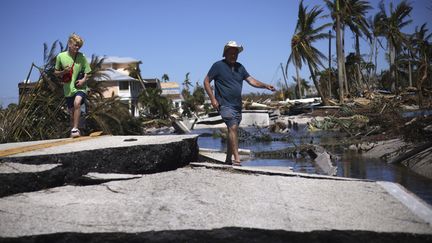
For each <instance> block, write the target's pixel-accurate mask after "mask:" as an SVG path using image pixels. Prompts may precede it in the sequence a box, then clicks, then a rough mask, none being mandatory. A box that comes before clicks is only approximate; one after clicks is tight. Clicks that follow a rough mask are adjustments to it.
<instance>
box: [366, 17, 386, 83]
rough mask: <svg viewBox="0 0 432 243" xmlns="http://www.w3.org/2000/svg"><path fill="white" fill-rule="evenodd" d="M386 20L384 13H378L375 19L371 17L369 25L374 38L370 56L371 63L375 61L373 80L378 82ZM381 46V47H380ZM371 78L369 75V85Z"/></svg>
mask: <svg viewBox="0 0 432 243" xmlns="http://www.w3.org/2000/svg"><path fill="white" fill-rule="evenodd" d="M384 18H385V16H384V15H383V13H382V12H377V13H376V14H375V15H374V16H373V17H370V18H369V19H368V24H369V28H370V33H371V36H372V40H371V42H370V43H371V52H370V56H369V63H372V59H373V64H374V68H373V74H372V77H373V80H374V81H375V82H376V79H377V78H376V77H377V69H376V67H377V61H378V47H379V46H381V48H383V49H384V47H383V45H382V42H381V40H380V37H381V36H383V24H382V22H383V19H384ZM378 44H379V46H378ZM370 78H371V74H370V73H369V75H368V81H367V83H370Z"/></svg>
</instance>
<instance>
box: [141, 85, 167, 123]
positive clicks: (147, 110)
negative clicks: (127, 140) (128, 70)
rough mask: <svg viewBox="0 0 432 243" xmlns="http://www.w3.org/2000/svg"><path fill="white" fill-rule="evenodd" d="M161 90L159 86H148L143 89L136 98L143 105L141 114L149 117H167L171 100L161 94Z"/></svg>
mask: <svg viewBox="0 0 432 243" xmlns="http://www.w3.org/2000/svg"><path fill="white" fill-rule="evenodd" d="M161 94H162V90H161V89H159V88H149V89H146V90H144V91H143V92H142V93H141V95H140V96H139V98H138V100H139V102H141V104H142V105H143V107H144V111H143V112H142V114H141V115H142V116H145V117H148V118H151V119H168V118H169V116H170V114H171V100H170V99H168V98H167V97H163V96H161Z"/></svg>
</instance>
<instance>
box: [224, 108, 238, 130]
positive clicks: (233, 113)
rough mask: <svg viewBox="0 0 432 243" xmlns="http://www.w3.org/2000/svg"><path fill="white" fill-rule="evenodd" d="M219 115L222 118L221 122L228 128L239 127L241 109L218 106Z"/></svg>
mask: <svg viewBox="0 0 432 243" xmlns="http://www.w3.org/2000/svg"><path fill="white" fill-rule="evenodd" d="M219 113H220V115H221V117H222V120H223V121H224V122H225V124H226V125H227V126H228V127H232V126H233V125H237V126H238V125H240V122H241V120H242V112H241V108H238V109H237V108H233V107H229V106H220V107H219Z"/></svg>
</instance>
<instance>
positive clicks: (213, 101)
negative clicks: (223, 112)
mask: <svg viewBox="0 0 432 243" xmlns="http://www.w3.org/2000/svg"><path fill="white" fill-rule="evenodd" d="M211 104H212V106H213V108H215V109H216V110H219V102H217V100H216V99H215V98H213V99H211Z"/></svg>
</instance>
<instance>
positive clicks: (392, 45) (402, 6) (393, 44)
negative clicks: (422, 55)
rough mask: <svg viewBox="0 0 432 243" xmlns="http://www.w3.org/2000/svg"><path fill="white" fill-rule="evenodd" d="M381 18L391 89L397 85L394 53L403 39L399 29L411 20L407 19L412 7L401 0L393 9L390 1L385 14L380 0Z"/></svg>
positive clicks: (400, 45)
mask: <svg viewBox="0 0 432 243" xmlns="http://www.w3.org/2000/svg"><path fill="white" fill-rule="evenodd" d="M379 8H380V11H381V14H382V16H383V19H382V31H383V32H382V33H383V35H384V36H385V38H386V39H387V47H388V50H389V62H390V70H391V75H392V79H394V82H393V81H392V90H396V88H399V87H398V76H397V65H396V64H395V60H396V55H398V53H400V51H401V49H402V46H403V44H404V42H405V41H406V40H405V34H404V33H402V31H401V29H402V28H403V27H405V26H407V25H408V24H410V23H411V22H412V19H407V18H408V17H409V15H410V13H411V10H412V7H411V5H410V3H409V2H407V1H406V0H403V1H402V2H400V3H399V4H398V5H397V6H396V8H394V9H393V3H390V8H389V14H388V15H387V13H386V9H385V5H384V2H383V1H382V0H381V2H380V4H379Z"/></svg>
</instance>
